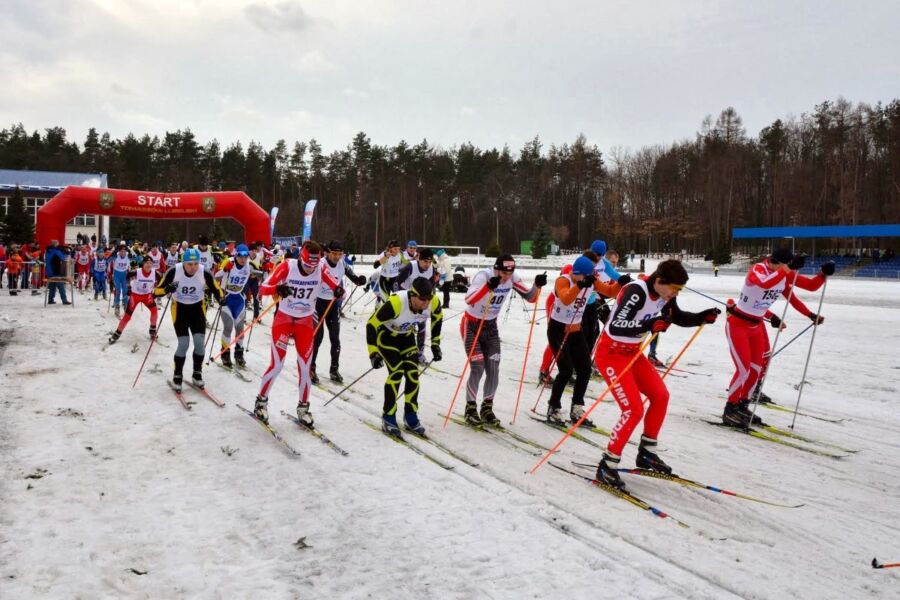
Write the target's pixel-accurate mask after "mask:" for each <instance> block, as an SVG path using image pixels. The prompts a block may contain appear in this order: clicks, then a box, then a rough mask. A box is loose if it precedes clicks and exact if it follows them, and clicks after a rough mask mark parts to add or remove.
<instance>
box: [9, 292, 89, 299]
mask: <svg viewBox="0 0 900 600" xmlns="http://www.w3.org/2000/svg"><path fill="white" fill-rule="evenodd" d="M10 293H12V292H10ZM99 297H100V293H99V292H94V300H96V299H97V298H99Z"/></svg>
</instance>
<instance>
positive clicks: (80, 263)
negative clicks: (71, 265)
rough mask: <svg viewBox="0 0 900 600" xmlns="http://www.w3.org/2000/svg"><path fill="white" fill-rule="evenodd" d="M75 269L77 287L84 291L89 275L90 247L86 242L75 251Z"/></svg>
mask: <svg viewBox="0 0 900 600" xmlns="http://www.w3.org/2000/svg"><path fill="white" fill-rule="evenodd" d="M75 269H76V271H77V273H78V289H79V290H80V291H84V288H85V287H87V283H88V280H89V279H90V276H91V247H90V246H88V245H87V244H85V245H83V246H82V247H81V248H79V249H78V251H77V252H76V253H75Z"/></svg>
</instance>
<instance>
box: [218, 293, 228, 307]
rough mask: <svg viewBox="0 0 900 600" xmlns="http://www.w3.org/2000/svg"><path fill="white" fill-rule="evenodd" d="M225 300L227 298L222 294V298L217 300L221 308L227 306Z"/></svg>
mask: <svg viewBox="0 0 900 600" xmlns="http://www.w3.org/2000/svg"><path fill="white" fill-rule="evenodd" d="M225 298H226V295H225V294H222V295H221V296H219V297H217V298H216V301H217V302H218V303H219V306H225Z"/></svg>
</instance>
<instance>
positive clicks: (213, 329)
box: [203, 304, 222, 364]
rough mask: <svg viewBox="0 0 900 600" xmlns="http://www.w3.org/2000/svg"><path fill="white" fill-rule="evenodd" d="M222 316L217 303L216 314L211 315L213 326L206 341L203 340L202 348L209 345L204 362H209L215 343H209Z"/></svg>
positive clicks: (220, 308) (213, 337)
mask: <svg viewBox="0 0 900 600" xmlns="http://www.w3.org/2000/svg"><path fill="white" fill-rule="evenodd" d="M221 317H222V305H221V304H220V305H219V310H217V311H216V316H215V317H213V326H212V330H211V332H210V334H209V336H208V337H207V338H206V341H205V342H203V349H204V351H205V350H206V346H207V345H209V359H208V360H207V361H206V364H209V363H210V361H211V360H212V353H213V348H215V347H216V343H215V342H213V343H212V344H210V343H209V341H210V340H213V339H215V337H216V329H217V328H218V327H219V319H220V318H221ZM204 353H205V352H204Z"/></svg>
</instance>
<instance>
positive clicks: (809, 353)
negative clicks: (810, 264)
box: [791, 279, 828, 429]
mask: <svg viewBox="0 0 900 600" xmlns="http://www.w3.org/2000/svg"><path fill="white" fill-rule="evenodd" d="M827 287H828V279H825V283H823V284H822V295H821V296H819V308H818V309H817V310H816V318H815V320H814V321H813V322H812V324H813V332H812V339H810V340H809V350H807V351H806V364H805V365H803V376H802V377H801V378H800V390H799V391H798V392H797V405H796V406H794V416H793V418H791V429H793V428H794V423H795V422H796V421H797V411H798V410H800V398H801V397H802V396H803V386H804V384H805V383H806V370H807V369H808V368H809V359H810V357H811V356H812V349H813V344H814V343H815V341H816V329H818V328H819V314H821V312H822V302H824V301H825V288H827Z"/></svg>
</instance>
